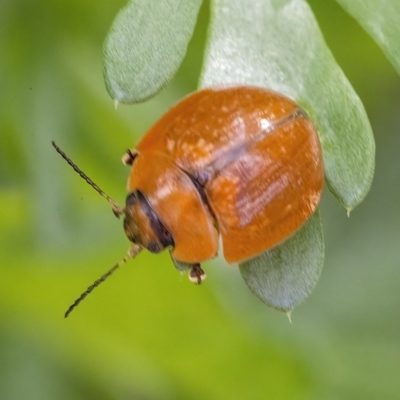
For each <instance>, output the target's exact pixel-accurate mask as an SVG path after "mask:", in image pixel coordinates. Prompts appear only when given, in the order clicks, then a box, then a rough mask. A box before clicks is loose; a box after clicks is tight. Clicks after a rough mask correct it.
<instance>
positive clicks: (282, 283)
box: [239, 211, 324, 312]
mask: <svg viewBox="0 0 400 400" xmlns="http://www.w3.org/2000/svg"><path fill="white" fill-rule="evenodd" d="M323 262H324V241H323V236H322V226H321V220H320V217H319V212H318V211H317V212H316V213H315V214H314V215H313V216H312V217H311V218H310V219H309V220H308V221H307V223H306V224H305V225H304V226H303V227H301V228H300V230H299V231H298V232H297V233H296V234H295V235H293V236H292V237H291V238H289V239H288V240H287V241H286V242H285V245H281V246H278V247H276V248H274V249H272V250H271V251H268V252H265V253H263V254H261V255H260V256H258V257H256V258H254V259H252V260H249V261H246V262H243V263H241V264H239V268H240V273H241V274H242V277H243V279H244V280H245V282H246V283H247V285H248V286H249V288H250V290H251V291H252V292H253V293H254V294H255V295H256V296H258V297H259V298H260V299H261V300H262V301H263V302H264V303H265V304H267V305H269V306H270V307H273V308H276V309H278V310H281V311H285V312H290V311H291V310H293V308H294V307H295V306H296V305H297V304H298V303H300V302H301V301H303V300H304V299H306V298H307V297H308V296H309V295H310V293H311V292H312V291H313V289H314V287H315V285H316V284H317V282H318V278H319V275H320V273H321V270H322V265H323Z"/></svg>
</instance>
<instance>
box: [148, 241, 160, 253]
mask: <svg viewBox="0 0 400 400" xmlns="http://www.w3.org/2000/svg"><path fill="white" fill-rule="evenodd" d="M147 250H149V251H150V253H159V252H160V251H161V248H160V246H159V244H158V243H157V242H150V243H149V244H148V245H147Z"/></svg>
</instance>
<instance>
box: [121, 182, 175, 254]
mask: <svg viewBox="0 0 400 400" xmlns="http://www.w3.org/2000/svg"><path fill="white" fill-rule="evenodd" d="M124 230H125V234H126V236H127V237H128V239H129V240H130V241H131V242H133V243H137V244H138V245H140V246H142V247H144V248H146V249H147V250H149V251H150V252H151V253H159V252H160V251H162V250H164V248H165V247H168V246H173V244H174V242H173V239H172V236H171V235H170V233H169V232H168V230H167V229H166V228H165V227H164V225H163V224H162V222H161V221H160V220H159V218H158V216H157V215H156V213H155V212H154V211H153V209H152V208H151V207H150V205H149V203H148V202H147V200H146V198H145V197H144V195H143V194H142V193H141V192H140V191H139V190H135V191H134V192H132V193H129V194H128V196H127V197H126V206H125V219H124Z"/></svg>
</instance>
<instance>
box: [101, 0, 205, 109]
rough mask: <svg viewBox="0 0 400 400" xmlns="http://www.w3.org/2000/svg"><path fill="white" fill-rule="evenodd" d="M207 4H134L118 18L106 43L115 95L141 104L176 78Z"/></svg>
mask: <svg viewBox="0 0 400 400" xmlns="http://www.w3.org/2000/svg"><path fill="white" fill-rule="evenodd" d="M200 5H201V0H190V1H187V0H163V1H159V0H132V1H130V2H129V3H128V5H127V6H126V7H125V8H123V9H122V10H121V11H120V12H119V14H118V15H117V17H116V19H115V21H114V23H113V25H112V27H111V30H110V32H109V34H108V36H107V38H106V41H105V44H104V77H105V82H106V87H107V90H108V92H109V94H110V96H111V97H112V98H113V99H115V100H117V101H118V102H120V103H137V102H140V101H143V100H146V99H148V98H149V97H151V96H153V95H154V94H156V93H157V92H158V91H159V90H160V89H161V88H162V87H163V86H164V85H165V84H166V83H167V82H168V81H169V80H170V79H171V78H172V77H173V75H174V74H175V72H176V70H177V69H178V67H179V65H180V64H181V62H182V60H183V57H184V55H185V53H186V48H187V45H188V43H189V40H190V38H191V36H192V34H193V30H194V27H195V24H196V19H197V14H198V12H199V8H200Z"/></svg>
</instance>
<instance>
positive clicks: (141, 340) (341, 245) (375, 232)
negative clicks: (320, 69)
mask: <svg viewBox="0 0 400 400" xmlns="http://www.w3.org/2000/svg"><path fill="white" fill-rule="evenodd" d="M244 3H245V2H244ZM290 3H291V2H290V1H288V2H287V3H286V4H288V5H290ZM351 3H355V4H356V5H360V4H361V2H356V1H354V2H351ZM363 3H365V4H372V3H371V1H368V2H363ZM378 3H379V4H384V5H385V7H380V6H379V4H378ZM397 3H398V1H397V0H393V1H391V2H388V1H385V2H378V1H377V3H376V6H375V7H376V13H375V15H376V18H377V19H378V16H381V17H382V30H384V28H385V27H389V26H391V27H392V28H391V29H392V30H393V29H395V28H396V27H397V25H396V24H393V23H392V22H391V21H397V20H398V18H397V17H398V15H397V14H398V12H397V11H396V7H397ZM272 4H273V5H275V6H277V5H278V6H279V5H280V4H281V3H280V2H278V1H275V2H273V3H272ZM309 4H310V5H311V6H312V9H313V11H314V13H315V16H316V19H317V20H318V23H319V25H320V27H321V29H322V31H323V33H324V37H325V40H326V42H327V43H328V45H329V47H330V48H331V49H332V52H333V54H334V56H335V58H336V60H337V62H338V64H339V65H341V66H342V68H343V70H344V72H345V74H346V75H347V76H348V78H349V80H350V81H351V82H352V84H353V86H354V87H355V89H356V91H357V93H358V94H359V95H360V97H361V98H362V99H363V102H364V105H365V108H366V110H367V113H368V115H369V116H370V119H371V124H372V126H373V128H374V132H375V137H376V140H377V160H378V162H377V175H376V179H375V181H374V184H373V186H372V189H371V192H370V193H369V195H368V197H367V198H366V199H365V201H364V202H363V204H362V205H361V206H360V207H358V208H357V209H356V210H355V211H354V212H352V214H351V218H350V219H348V218H347V216H346V214H345V213H344V212H343V210H342V209H340V208H339V207H338V206H337V204H336V203H335V202H334V201H332V199H331V198H330V196H325V198H324V199H323V202H322V205H321V208H322V210H321V211H322V213H321V214H322V216H323V220H324V230H325V237H326V248H327V253H328V257H327V261H326V268H325V271H324V274H323V275H322V279H321V281H320V282H319V284H318V286H317V288H316V290H315V292H314V293H313V295H312V296H311V297H310V298H309V299H308V300H307V302H305V303H304V304H303V305H302V306H301V307H299V308H298V309H296V312H295V313H294V315H293V316H292V318H293V325H290V324H289V323H288V322H287V319H286V317H285V316H282V315H281V314H280V313H276V312H274V311H270V310H268V309H267V308H266V307H265V305H264V304H262V303H261V302H260V301H259V300H258V299H256V298H255V297H254V296H251V295H250V294H249V291H248V288H247V287H246V285H245V284H244V282H243V279H242V278H241V276H240V274H239V272H238V269H237V268H235V267H228V266H227V265H225V264H223V263H222V262H215V263H213V264H211V263H208V264H206V265H204V266H203V268H204V269H205V271H206V273H207V276H208V278H207V280H206V281H205V282H204V284H202V285H201V286H200V287H196V286H194V285H192V284H191V283H190V282H187V279H186V278H180V277H179V274H178V273H177V272H176V270H175V268H174V267H173V266H172V264H171V260H170V257H169V256H168V254H164V255H161V256H157V257H156V256H150V255H145V254H142V255H141V256H140V257H138V258H137V259H136V260H134V261H133V262H131V263H129V264H128V265H126V266H124V267H123V268H121V271H118V272H117V273H116V274H115V276H113V277H112V278H111V279H110V280H109V281H107V282H106V283H105V284H104V285H102V286H101V287H100V288H98V289H96V291H95V292H94V293H93V294H92V295H90V296H89V298H88V299H87V300H85V302H84V303H82V305H81V306H79V308H78V309H77V310H75V311H74V313H73V314H72V315H71V316H70V317H69V319H68V320H64V319H63V313H64V311H65V310H66V308H67V307H68V305H69V304H70V303H71V302H72V301H73V300H74V299H75V298H76V296H77V295H79V294H80V293H81V292H82V291H83V290H84V289H85V287H86V286H87V285H89V284H90V283H91V282H92V281H93V280H94V279H96V278H97V277H99V276H100V275H101V274H102V273H103V272H104V271H105V270H107V269H108V268H109V267H111V266H112V265H113V264H114V263H115V262H116V261H117V260H118V259H120V258H121V257H122V256H123V254H124V253H125V251H126V249H127V247H128V245H129V244H128V243H127V242H126V241H125V240H126V239H125V238H124V234H123V231H122V228H121V226H120V223H118V221H117V220H116V219H115V218H114V216H113V215H112V213H111V211H110V210H109V208H108V205H107V204H106V202H105V201H104V199H102V198H100V196H98V195H97V194H96V193H95V192H94V191H93V190H92V189H90V188H89V187H88V186H87V185H86V184H85V183H84V182H83V181H82V180H81V179H79V178H78V177H77V176H76V174H74V173H73V172H72V171H71V170H70V168H69V167H68V166H67V165H66V164H64V163H63V161H62V160H61V159H60V158H59V157H58V155H57V154H55V152H54V150H53V149H52V147H51V145H50V140H55V141H56V142H57V143H58V144H59V145H60V146H61V148H63V149H64V150H65V151H66V152H67V154H69V155H70V156H71V157H72V159H73V160H74V161H76V162H77V164H78V165H79V166H80V167H81V168H82V169H83V170H84V171H85V172H86V173H87V174H88V175H89V176H90V177H91V178H93V179H94V181H95V182H96V183H98V184H99V185H100V186H101V187H102V189H104V190H106V191H107V193H108V194H110V195H111V196H113V197H115V198H116V200H122V199H123V198H124V196H125V189H124V187H125V184H126V178H127V174H128V170H126V169H125V168H124V167H123V166H122V165H121V164H120V162H119V157H120V156H121V155H122V154H123V153H124V152H125V150H126V148H128V147H133V146H134V143H135V142H136V141H137V140H138V139H139V138H140V137H141V136H142V135H143V134H144V132H145V130H146V129H147V128H148V127H149V126H150V125H151V124H152V123H154V121H155V120H156V119H157V118H158V117H159V116H160V115H161V114H162V113H164V112H165V111H166V110H167V109H168V107H170V106H171V105H172V104H173V103H175V102H176V101H178V100H179V99H180V98H182V96H184V95H185V94H186V93H189V92H191V91H193V90H195V86H196V80H197V79H198V76H199V75H200V73H201V71H200V68H201V59H202V57H201V55H202V54H203V52H204V43H205V40H206V39H205V38H206V30H207V27H208V26H209V12H208V8H207V3H205V6H203V7H202V9H201V11H200V14H199V20H198V21H199V22H198V25H197V27H196V29H195V33H194V36H193V38H192V40H191V41H190V43H189V46H188V52H187V56H186V58H185V59H184V62H183V64H182V65H181V67H180V68H179V70H178V73H177V75H176V77H175V78H174V79H173V80H172V82H171V83H169V84H168V85H166V88H165V90H163V91H162V92H160V93H159V94H158V95H157V96H156V97H155V98H153V99H151V100H149V101H147V102H146V103H144V104H140V105H134V106H132V107H129V108H128V107H124V106H121V107H120V108H119V109H118V111H115V109H114V106H113V104H112V101H110V99H109V96H108V94H107V92H106V90H105V89H104V82H103V76H102V67H101V54H102V46H103V42H104V38H105V36H106V32H107V30H108V29H109V26H110V25H111V23H112V19H113V17H114V16H115V15H116V14H117V13H118V10H119V9H120V8H122V7H123V6H124V5H125V1H123V0H117V1H115V2H95V1H94V0H85V1H60V0H43V1H41V2H32V1H29V0H5V1H2V2H0V53H1V57H0V88H1V91H0V92H1V95H0V204H1V207H0V239H1V240H0V272H1V290H0V365H1V367H2V368H1V369H0V398H4V399H7V400H20V399H22V398H26V399H29V400H32V399H36V398H37V399H41V400H46V399H51V400H59V399H71V398H73V399H85V400H90V399H96V400H102V399H105V400H111V399H113V400H114V399H118V400H125V399H126V400H127V399H139V398H140V399H143V398H146V399H185V400H187V399H205V398H206V399H221V398H232V399H243V398H249V399H255V400H258V399H265V398H266V397H269V398H273V399H276V400H279V399H285V400H286V399H310V400H314V399H315V400H317V399H328V400H330V399H341V400H353V399H356V398H362V399H365V400H369V399H371V400H375V399H378V398H379V399H395V398H397V397H398V393H399V392H400V382H399V380H398V376H399V374H400V368H399V362H398V359H399V355H400V342H399V339H398V332H399V330H400V318H398V303H399V292H398V282H399V280H400V269H399V268H398V259H399V249H398V240H397V238H398V229H399V228H398V227H399V226H400V214H399V213H398V204H399V203H400V185H399V184H398V171H399V168H400V166H399V157H398V149H399V148H400V135H399V134H398V133H399V126H400V116H399V113H398V109H399V106H400V99H399V96H398V92H399V77H398V75H396V73H395V72H394V70H393V68H392V67H391V65H390V64H389V63H388V62H387V60H385V58H384V57H383V56H382V54H381V52H380V50H379V48H378V47H377V46H376V45H375V43H374V42H373V41H372V40H371V39H370V38H369V37H368V36H367V35H366V34H365V33H364V32H363V31H362V29H360V28H359V26H358V24H357V22H355V21H353V19H352V18H349V16H348V15H347V14H346V13H345V12H343V10H342V9H341V8H340V7H339V6H338V5H337V4H336V3H335V1H333V0H326V1H323V2H321V1H320V0H310V1H309ZM278 9H279V7H278ZM389 10H390V13H389V14H390V15H387V14H388V13H387V11H389ZM212 12H213V11H212ZM396 13H397V14H396ZM354 15H356V14H354ZM177 18H178V16H177ZM211 22H212V18H211ZM387 37H388V38H389V39H388V40H389V42H388V41H387V40H385V42H386V43H390V46H389V47H388V48H389V49H395V48H396V47H395V46H396V45H397V46H398V44H399V41H398V39H397V38H398V35H395V34H393V35H387ZM208 43H209V42H208ZM388 51H389V52H391V51H392V50H388ZM388 54H389V53H388ZM393 54H394V50H393ZM393 54H392V55H391V57H389V58H390V59H391V60H393V57H394V55H393ZM203 76H204V75H203ZM303 106H304V107H306V108H307V110H308V111H309V112H310V113H311V114H312V111H311V110H312V108H311V107H310V106H309V105H308V102H304V104H303ZM312 116H313V118H314V117H315V116H314V115H313V114H312ZM314 271H315V270H314ZM360 332H361V333H362V334H360ZM382 360H384V361H385V362H382Z"/></svg>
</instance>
